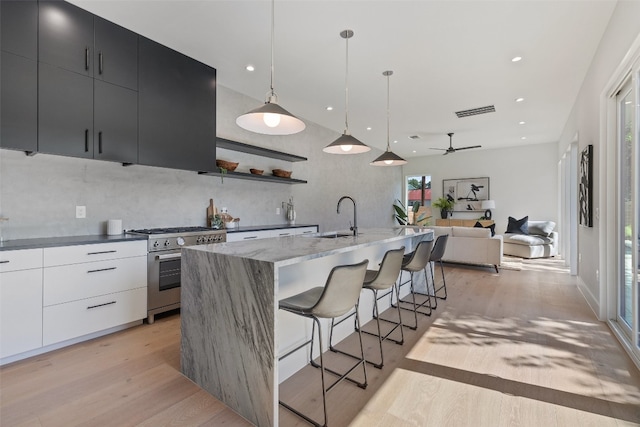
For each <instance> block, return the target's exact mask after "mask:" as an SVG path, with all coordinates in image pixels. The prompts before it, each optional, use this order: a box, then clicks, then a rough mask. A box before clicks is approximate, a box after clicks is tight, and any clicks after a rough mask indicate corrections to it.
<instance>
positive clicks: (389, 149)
mask: <svg viewBox="0 0 640 427" xmlns="http://www.w3.org/2000/svg"><path fill="white" fill-rule="evenodd" d="M390 75H391V74H390V73H387V151H391V148H390V147H389V135H390V131H389V123H390V119H389V116H390V115H391V112H390V111H391V109H390V108H389V98H390V96H389V76H390Z"/></svg>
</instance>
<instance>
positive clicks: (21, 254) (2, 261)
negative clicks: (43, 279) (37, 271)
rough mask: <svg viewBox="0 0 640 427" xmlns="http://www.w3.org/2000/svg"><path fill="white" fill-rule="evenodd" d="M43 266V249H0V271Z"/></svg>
mask: <svg viewBox="0 0 640 427" xmlns="http://www.w3.org/2000/svg"><path fill="white" fill-rule="evenodd" d="M31 268H42V249H21V250H16V251H0V273H4V272H5V271H17V270H28V269H31Z"/></svg>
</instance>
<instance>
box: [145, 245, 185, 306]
mask: <svg viewBox="0 0 640 427" xmlns="http://www.w3.org/2000/svg"><path fill="white" fill-rule="evenodd" d="M180 256H181V253H180V249H177V250H172V251H164V252H151V253H149V255H148V257H147V265H148V292H147V295H148V296H147V311H148V312H149V314H156V313H160V312H163V311H167V310H172V309H174V308H178V307H180V272H181V269H180V265H181V257H180Z"/></svg>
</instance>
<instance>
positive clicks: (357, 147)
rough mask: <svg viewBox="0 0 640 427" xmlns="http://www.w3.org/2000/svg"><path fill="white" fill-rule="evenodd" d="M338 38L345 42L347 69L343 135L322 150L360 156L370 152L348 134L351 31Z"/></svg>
mask: <svg viewBox="0 0 640 427" xmlns="http://www.w3.org/2000/svg"><path fill="white" fill-rule="evenodd" d="M340 37H342V38H343V39H345V40H346V41H347V61H346V63H347V67H346V70H347V71H346V79H345V80H346V83H345V91H344V93H345V96H344V98H345V103H344V104H345V106H344V126H345V129H344V133H343V134H342V136H340V137H339V138H338V139H336V140H335V141H333V142H332V143H331V144H329V145H327V146H326V147H324V148H323V149H322V151H324V152H325V153H329V154H360V153H366V152H367V151H369V150H371V148H369V147H368V146H366V145H365V144H364V143H362V142H360V141H358V140H357V139H356V138H354V137H353V136H351V134H350V133H349V39H350V38H351V37H353V31H351V30H344V31H342V32H341V33H340Z"/></svg>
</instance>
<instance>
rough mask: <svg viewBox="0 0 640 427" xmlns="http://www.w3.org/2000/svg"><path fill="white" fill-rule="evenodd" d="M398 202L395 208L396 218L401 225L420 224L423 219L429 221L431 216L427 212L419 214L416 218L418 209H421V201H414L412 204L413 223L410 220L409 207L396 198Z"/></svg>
mask: <svg viewBox="0 0 640 427" xmlns="http://www.w3.org/2000/svg"><path fill="white" fill-rule="evenodd" d="M396 202H397V203H394V205H393V209H394V211H395V215H394V216H395V219H396V221H398V224H400V225H419V224H420V223H421V222H423V221H428V220H429V219H430V218H431V216H428V215H427V214H426V213H423V214H421V215H419V216H418V217H417V218H416V215H417V213H418V210H419V209H420V204H419V203H414V204H413V205H412V206H411V212H412V213H413V215H412V217H413V223H412V222H411V221H410V220H409V214H408V212H407V209H406V208H405V207H404V204H403V203H402V202H401V201H400V200H396Z"/></svg>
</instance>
